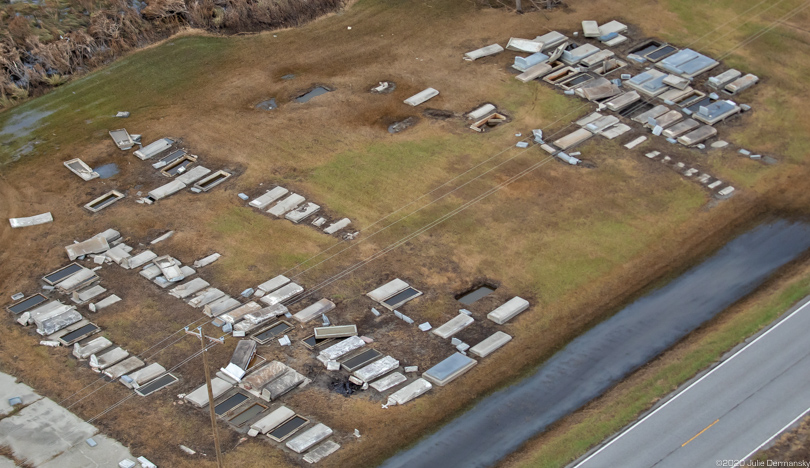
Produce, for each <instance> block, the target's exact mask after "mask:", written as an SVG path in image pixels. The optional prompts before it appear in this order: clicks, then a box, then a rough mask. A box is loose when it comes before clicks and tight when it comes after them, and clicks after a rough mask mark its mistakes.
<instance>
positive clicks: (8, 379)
mask: <svg viewBox="0 0 810 468" xmlns="http://www.w3.org/2000/svg"><path fill="white" fill-rule="evenodd" d="M14 397H20V399H22V404H23V405H30V404H31V403H33V402H35V401H37V400H39V399H41V398H42V397H41V396H39V395H37V394H36V393H34V390H33V389H31V387H29V386H28V385H25V384H21V383H17V379H16V378H14V377H12V376H10V375H8V374H4V373H0V416H5V415H7V414H9V413H11V412H12V411H13V410H14V408H13V407H12V406H11V405H9V404H8V400H9V398H14ZM0 468H2V464H0Z"/></svg>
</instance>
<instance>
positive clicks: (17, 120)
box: [0, 110, 54, 139]
mask: <svg viewBox="0 0 810 468" xmlns="http://www.w3.org/2000/svg"><path fill="white" fill-rule="evenodd" d="M53 113H54V111H52V110H30V111H25V112H20V113H17V114H14V115H12V116H11V117H10V118H9V119H8V120H7V121H6V123H5V124H4V125H3V127H2V128H0V139H5V138H8V137H14V138H19V137H25V136H28V135H29V134H30V133H31V132H33V131H34V130H36V129H38V128H39V127H41V126H43V125H44V124H45V123H44V122H42V119H44V118H45V117H47V116H49V115H51V114H53Z"/></svg>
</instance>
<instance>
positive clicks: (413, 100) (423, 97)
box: [404, 88, 439, 107]
mask: <svg viewBox="0 0 810 468" xmlns="http://www.w3.org/2000/svg"><path fill="white" fill-rule="evenodd" d="M438 95H439V92H438V91H437V90H435V89H433V88H427V89H425V90H424V91H420V92H418V93H416V94H414V95H413V96H411V97H409V98H408V99H406V100H405V101H404V102H405V104H408V105H409V106H413V107H416V106H418V105H419V104H422V103H424V102H425V101H427V100H429V99H433V98H434V97H436V96H438Z"/></svg>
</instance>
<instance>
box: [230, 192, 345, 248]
mask: <svg viewBox="0 0 810 468" xmlns="http://www.w3.org/2000/svg"><path fill="white" fill-rule="evenodd" d="M245 197H247V196H245ZM305 202H306V203H305ZM248 205H250V206H251V207H253V208H256V209H257V210H259V211H262V212H265V213H268V214H270V215H272V216H275V217H276V218H282V217H283V218H285V219H287V220H288V221H290V222H292V223H293V224H300V223H302V222H303V221H304V220H306V219H308V218H310V217H312V216H314V215H315V214H318V213H319V212H320V210H321V206H320V205H318V204H316V203H314V202H311V201H309V202H308V201H307V200H306V198H305V197H304V196H303V195H300V194H297V193H294V192H290V190H289V189H286V188H284V187H282V186H280V185H277V186H275V187H273V188H272V189H270V190H268V191H266V192H265V193H263V194H262V195H260V196H258V197H256V198H254V199H253V200H251V201H250V202H249V203H248ZM270 205H273V206H270ZM268 207H269V208H268ZM311 224H312V226H315V227H316V228H319V229H321V228H323V232H324V233H326V234H329V235H334V234H338V235H340V234H339V231H341V230H342V229H345V228H347V227H348V226H349V225H350V224H351V220H350V219H349V218H341V219H337V220H333V221H332V222H331V223H330V222H329V218H327V217H326V216H321V215H319V216H315V217H314V218H313V219H312V222H311ZM324 226H326V227H324ZM356 235H357V233H356V232H355V233H352V232H345V233H344V234H343V236H342V237H343V238H344V239H347V240H349V239H353V238H354V237H355V236H356Z"/></svg>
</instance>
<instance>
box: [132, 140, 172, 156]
mask: <svg viewBox="0 0 810 468" xmlns="http://www.w3.org/2000/svg"><path fill="white" fill-rule="evenodd" d="M174 143H175V141H174V140H173V139H171V138H161V139H159V140H157V141H154V142H152V143H150V144H148V145H146V146H144V147H143V148H141V149H139V150H137V151H135V153H133V154H134V155H135V156H136V157H137V158H138V159H141V160H146V159H151V158H153V157H155V156H157V155H158V154H160V153H162V152H164V151H166V150H168V149H169V148H171V147H172V145H173V144H174Z"/></svg>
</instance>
